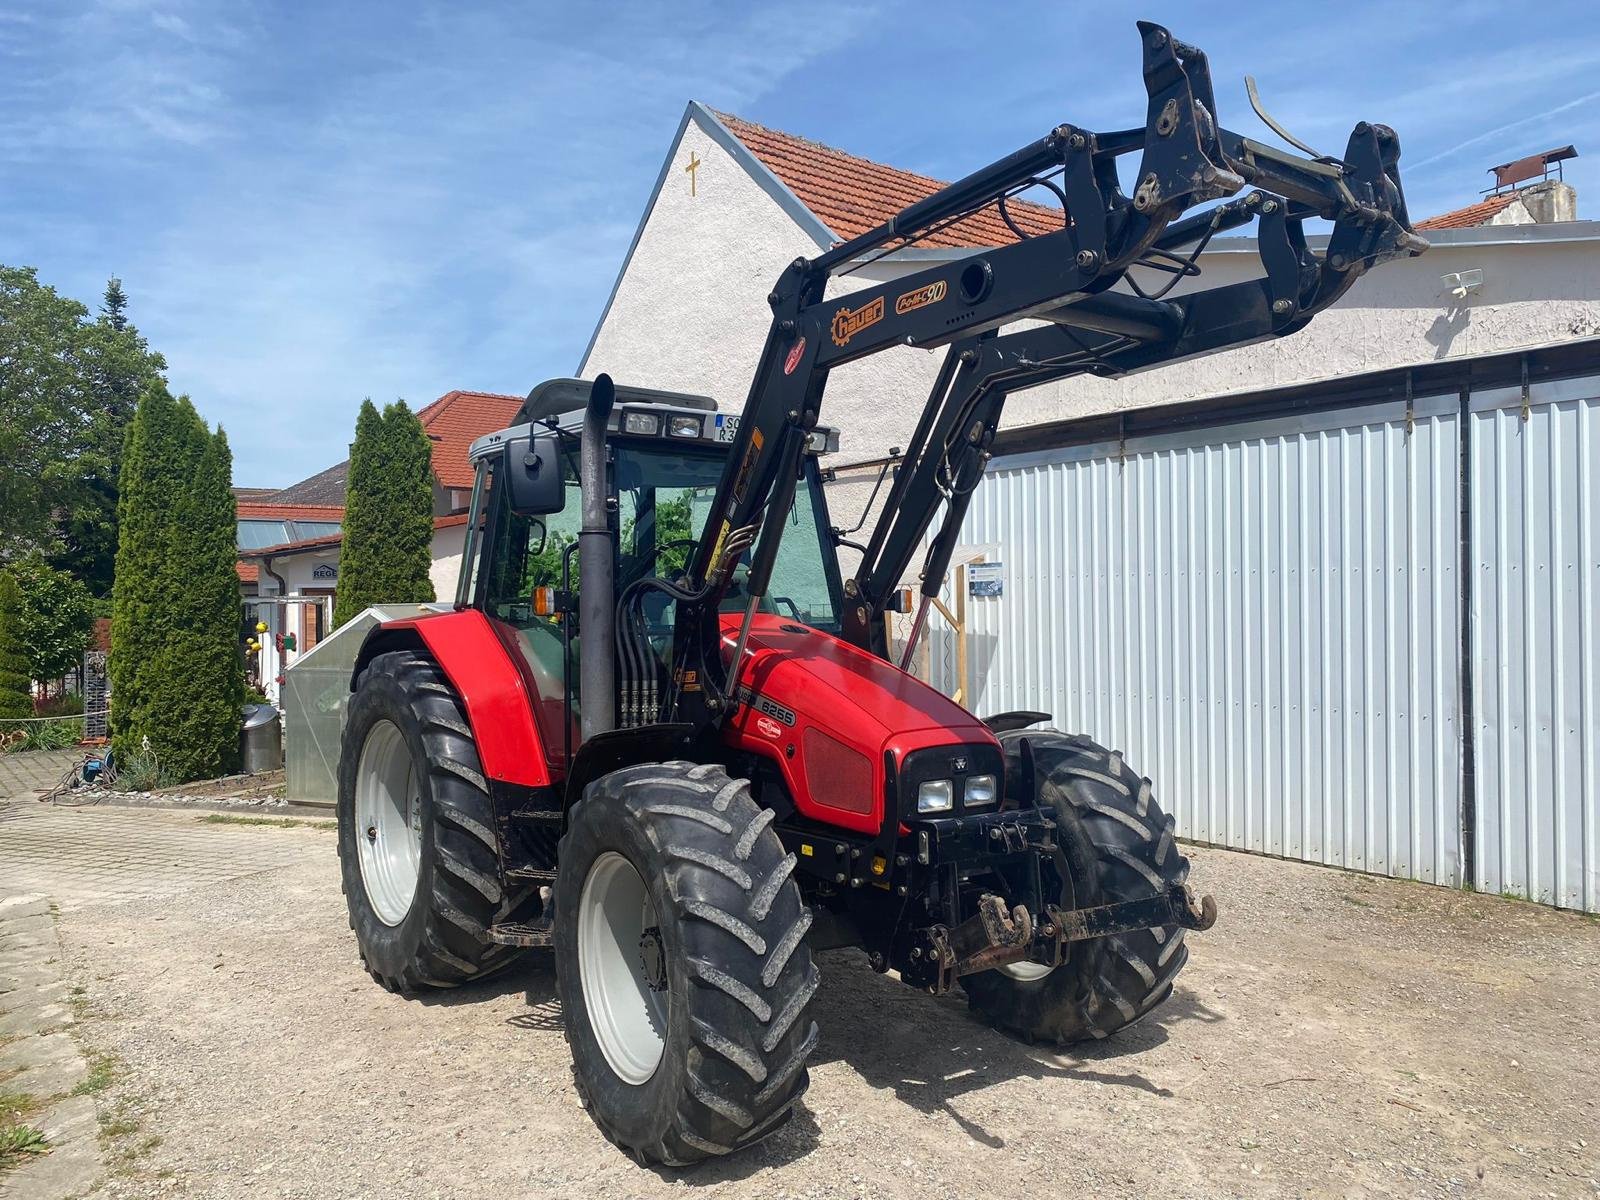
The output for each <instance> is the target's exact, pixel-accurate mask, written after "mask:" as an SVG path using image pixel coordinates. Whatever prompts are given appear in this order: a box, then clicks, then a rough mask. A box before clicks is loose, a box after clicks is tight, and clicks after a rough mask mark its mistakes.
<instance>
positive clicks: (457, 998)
mask: <svg viewBox="0 0 1600 1200" xmlns="http://www.w3.org/2000/svg"><path fill="white" fill-rule="evenodd" d="M519 992H520V993H524V994H526V996H527V998H528V1004H529V1005H530V1006H532V1005H538V1004H540V1003H541V1002H542V1001H543V1000H544V999H546V998H548V999H549V1001H550V1002H551V1003H552V1004H554V1002H555V994H556V971H555V960H554V959H553V958H552V957H551V954H550V952H549V951H548V950H532V951H529V952H528V953H527V954H524V955H523V956H522V957H521V958H519V959H517V960H516V961H515V962H514V963H512V965H511V966H509V967H507V968H506V969H505V970H504V971H501V972H500V973H499V974H496V975H491V976H490V977H489V978H488V979H483V980H479V981H478V982H476V983H466V984H462V985H461V986H460V987H453V988H441V989H439V990H437V991H430V992H418V993H416V995H414V996H411V997H409V998H410V999H412V1000H415V1001H416V1002H417V1003H418V1004H426V1005H428V1006H429V1007H433V1006H438V1007H440V1008H454V1007H455V1006H456V1005H458V1004H481V1003H482V1002H483V1001H485V1000H488V999H491V998H493V997H496V996H511V995H515V994H517V993H519ZM511 1024H514V1025H523V1024H525V1022H523V1021H521V1020H519V1019H518V1018H517V1017H513V1018H511ZM529 1028H538V1029H545V1028H552V1029H559V1028H561V1017H560V1010H559V1009H557V1010H556V1019H555V1024H554V1025H549V1026H545V1025H532V1026H529Z"/></svg>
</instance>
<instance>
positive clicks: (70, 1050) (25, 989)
mask: <svg viewBox="0 0 1600 1200" xmlns="http://www.w3.org/2000/svg"><path fill="white" fill-rule="evenodd" d="M60 964H61V940H60V938H59V937H58V936H57V933H56V924H55V917H54V916H53V915H52V913H51V912H50V902H49V900H47V899H46V898H45V897H43V896H38V895H13V896H5V897H0V1039H5V1041H4V1044H3V1045H0V1081H3V1082H4V1086H5V1088H6V1090H8V1091H17V1092H26V1093H28V1094H30V1095H33V1096H41V1097H53V1099H51V1100H49V1101H48V1102H47V1103H46V1106H45V1107H44V1109H43V1110H42V1111H40V1112H38V1113H35V1114H34V1115H33V1116H31V1117H30V1118H29V1119H28V1124H29V1125H31V1126H33V1128H35V1129H37V1130H39V1132H41V1133H42V1134H44V1136H45V1138H46V1139H47V1140H48V1142H49V1144H50V1151H49V1153H48V1154H43V1155H40V1156H38V1157H36V1158H30V1159H28V1160H27V1161H25V1162H23V1163H22V1164H21V1165H20V1166H18V1167H17V1168H16V1169H14V1170H12V1171H10V1172H8V1173H7V1174H6V1175H4V1176H0V1200H23V1197H26V1198H27V1200H66V1198H67V1197H70V1196H78V1195H81V1194H83V1193H84V1192H86V1191H88V1190H89V1189H90V1188H91V1187H93V1186H94V1185H95V1183H96V1182H98V1181H99V1179H100V1176H101V1173H102V1164H101V1156H100V1140H99V1137H98V1131H97V1122H96V1113H95V1103H94V1098H93V1097H92V1096H74V1095H73V1094H72V1092H73V1089H75V1088H76V1087H77V1086H78V1085H79V1084H81V1083H82V1082H83V1081H84V1080H85V1079H86V1078H88V1074H89V1066H88V1063H87V1062H85V1061H84V1057H83V1053H82V1051H80V1050H79V1049H78V1044H77V1043H76V1042H75V1041H74V1040H73V1038H72V1036H71V1034H69V1033H67V1032H66V1030H67V1028H68V1027H70V1026H71V1025H73V1024H74V1023H75V1017H74V1015H73V1011H72V1007H71V1005H70V1004H69V1003H68V1000H67V982H66V980H65V979H64V978H63V977H62V974H61V965H60Z"/></svg>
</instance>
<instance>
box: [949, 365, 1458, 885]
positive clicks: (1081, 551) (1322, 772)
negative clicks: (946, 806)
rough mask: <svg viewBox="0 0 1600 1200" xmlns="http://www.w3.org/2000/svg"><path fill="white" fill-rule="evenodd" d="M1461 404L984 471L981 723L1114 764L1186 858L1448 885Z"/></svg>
mask: <svg viewBox="0 0 1600 1200" xmlns="http://www.w3.org/2000/svg"><path fill="white" fill-rule="evenodd" d="M1429 405H1431V407H1430V406H1429ZM1457 409H1458V404H1457V399H1456V397H1454V396H1450V397H1446V398H1444V399H1443V400H1442V401H1438V400H1435V401H1430V402H1428V405H1423V406H1419V407H1418V408H1417V409H1416V411H1415V413H1414V422H1413V423H1412V425H1411V427H1410V428H1409V429H1408V425H1407V420H1406V413H1405V409H1404V406H1392V405H1391V406H1386V407H1384V408H1376V409H1375V408H1369V409H1364V410H1357V411H1353V412H1340V413H1331V414H1322V415H1320V416H1318V417H1316V418H1314V419H1312V418H1296V419H1293V420H1291V421H1287V422H1284V421H1280V422H1274V423H1257V424H1252V425H1246V426H1236V427H1231V428H1225V429H1212V430H1207V431H1205V432H1204V433H1202V434H1198V435H1195V434H1186V435H1177V436H1160V437H1155V438H1146V439H1142V440H1140V441H1136V442H1129V443H1128V444H1127V445H1126V446H1125V447H1122V448H1121V456H1120V457H1119V456H1118V453H1117V451H1118V448H1117V447H1106V446H1100V447H1084V448H1081V449H1080V450H1078V451H1069V452H1062V453H1060V454H1056V455H1046V456H1041V457H1043V458H1045V459H1047V461H1038V462H1032V463H1030V462H1028V461H1027V460H1026V459H1020V460H1017V459H1014V460H1010V461H1008V462H1004V463H1001V464H997V465H998V466H999V467H1000V469H998V470H995V471H994V472H993V473H992V475H991V477H990V478H989V479H988V480H986V481H985V483H984V485H983V487H982V488H981V489H980V490H979V492H978V494H977V495H976V496H975V497H974V499H973V504H972V508H971V510H970V512H969V514H968V518H967V524H966V528H965V530H964V532H963V535H962V540H963V541H966V542H972V543H995V544H997V545H998V546H1000V547H1001V548H1002V549H1001V554H1002V556H1003V558H1004V561H1005V575H1006V579H1005V592H1004V595H1003V596H1002V597H1001V598H1000V599H998V600H993V599H990V600H985V599H976V598H975V599H973V600H972V601H971V602H970V604H969V610H968V611H969V613H970V614H971V633H970V638H971V640H970V642H969V645H970V647H971V649H970V650H969V653H970V654H972V656H973V661H974V670H975V673H976V678H977V679H978V680H981V681H982V682H981V683H980V684H979V687H978V693H977V704H978V707H979V708H980V710H982V711H997V710H1001V709H1012V708H1039V709H1042V710H1047V711H1050V712H1052V713H1054V714H1055V716H1056V720H1057V721H1058V723H1060V724H1062V725H1063V726H1065V727H1067V728H1069V729H1073V730H1080V731H1083V732H1087V733H1091V734H1093V735H1094V736H1095V737H1097V738H1098V739H1100V740H1101V741H1105V742H1108V743H1109V744H1111V745H1113V746H1116V747H1118V748H1121V749H1123V750H1124V751H1125V752H1126V754H1127V756H1128V759H1129V761H1130V762H1132V763H1133V764H1134V765H1135V767H1136V768H1137V769H1139V770H1141V771H1143V772H1144V773H1145V774H1147V775H1149V776H1150V777H1151V778H1152V779H1154V780H1155V781H1156V789H1157V791H1156V794H1157V796H1158V797H1162V798H1163V799H1164V801H1165V803H1166V804H1167V806H1168V808H1169V810H1170V811H1172V812H1173V813H1174V814H1175V815H1176V817H1177V820H1178V830H1179V832H1180V834H1182V835H1183V836H1186V837H1190V838H1193V839H1194V840H1196V841H1200V842H1208V843H1212V844H1215V845H1219V846H1231V847H1234V848H1237V849H1243V850H1257V851H1264V852H1266V853H1269V854H1278V855H1284V856H1286V857H1290V858H1303V859H1307V860H1309V861H1312V862H1321V863H1331V864H1335V865H1338V866H1346V867H1354V868H1357V869H1360V870H1365V871H1374V872H1378V873H1382V874H1389V875H1398V876H1404V877H1409V878H1417V879H1425V880H1430V881H1436V882H1441V883H1456V882H1458V881H1459V878H1460V862H1461V856H1460V829H1459V818H1458V814H1459V811H1460V803H1459V770H1458V755H1457V749H1456V746H1457V730H1456V722H1457V714H1458V712H1459V706H1458V679H1457V670H1456V657H1457V647H1458V645H1459V633H1458V615H1457V614H1458V609H1459V600H1458V593H1457V589H1456V574H1457V565H1458V549H1457V533H1456V525H1457V513H1458V495H1457V484H1456V481H1457V478H1458V459H1459V446H1458V442H1457V438H1456V428H1457Z"/></svg>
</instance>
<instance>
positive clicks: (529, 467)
mask: <svg viewBox="0 0 1600 1200" xmlns="http://www.w3.org/2000/svg"><path fill="white" fill-rule="evenodd" d="M502 453H503V454H504V455H505V460H504V462H503V464H502V467H503V471H502V477H503V478H504V479H505V481H506V485H507V486H508V487H509V488H510V489H511V510H512V511H513V512H515V513H517V514H518V515H520V516H524V517H532V516H543V515H544V514H546V513H557V512H560V511H561V510H562V509H563V508H565V507H566V503H567V493H566V487H565V485H564V484H563V483H562V480H561V440H560V438H558V437H557V436H556V435H554V434H547V435H544V436H541V437H519V438H512V439H511V440H510V441H508V442H506V444H505V449H504V450H503V451H502Z"/></svg>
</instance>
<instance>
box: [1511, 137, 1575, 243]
mask: <svg viewBox="0 0 1600 1200" xmlns="http://www.w3.org/2000/svg"><path fill="white" fill-rule="evenodd" d="M1577 157H1578V152H1577V150H1575V149H1574V148H1573V147H1571V146H1561V147H1558V148H1557V149H1555V150H1546V151H1545V152H1544V153H1543V154H1530V155H1528V156H1527V157H1526V158H1519V159H1517V160H1516V161H1514V162H1508V163H1501V164H1499V165H1498V166H1494V167H1490V168H1489V172H1490V174H1492V175H1493V176H1494V187H1492V188H1490V189H1489V194H1490V195H1491V196H1500V195H1504V194H1505V193H1506V192H1508V191H1510V192H1512V193H1513V194H1515V196H1516V198H1517V203H1516V204H1513V205H1511V206H1509V207H1508V208H1507V209H1505V210H1504V211H1503V213H1502V214H1500V215H1498V216H1497V217H1496V218H1495V219H1493V220H1492V221H1491V222H1490V223H1491V224H1506V223H1513V224H1525V223H1527V222H1528V221H1531V222H1532V223H1533V224H1535V225H1550V224H1554V223H1555V222H1558V221H1576V220H1577V219H1578V193H1577V192H1576V191H1574V190H1573V189H1572V187H1571V185H1569V184H1568V183H1567V182H1566V181H1565V180H1564V179H1562V177H1561V164H1562V163H1563V162H1565V161H1566V160H1567V159H1569V158H1577ZM1552 167H1554V168H1555V174H1554V175H1552V174H1551V168H1552ZM1530 179H1533V180H1537V182H1535V183H1527V182H1526V181H1527V180H1530ZM1519 184H1522V185H1523V186H1521V187H1519V186H1518V185H1519ZM1519 206H1520V208H1521V209H1522V210H1524V211H1525V212H1526V214H1527V215H1526V217H1523V215H1522V213H1521V212H1516V211H1515V210H1516V209H1517V208H1518V207H1519Z"/></svg>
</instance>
